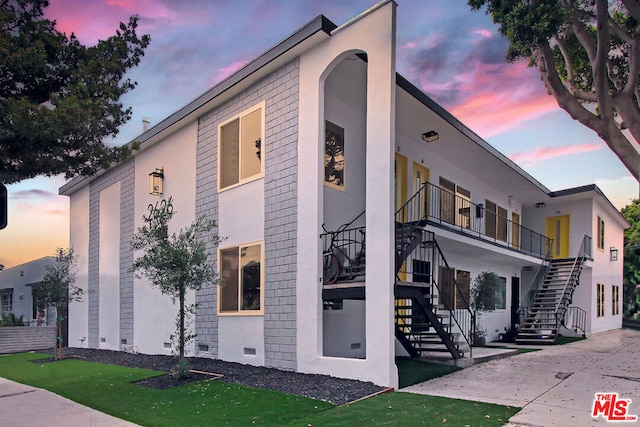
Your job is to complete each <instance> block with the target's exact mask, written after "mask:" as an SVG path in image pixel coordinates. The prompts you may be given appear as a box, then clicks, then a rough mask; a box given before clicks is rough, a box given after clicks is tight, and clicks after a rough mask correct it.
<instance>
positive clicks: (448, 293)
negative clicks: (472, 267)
mask: <svg viewBox="0 0 640 427" xmlns="http://www.w3.org/2000/svg"><path fill="white" fill-rule="evenodd" d="M438 274H439V283H438V285H439V291H440V296H439V300H438V301H439V302H440V304H442V305H443V306H444V308H445V309H446V310H453V309H464V308H469V299H470V286H471V273H469V272H468V271H462V270H456V269H455V268H447V267H440V268H439V270H438ZM456 284H457V285H458V288H457V289H456ZM452 302H453V304H452Z"/></svg>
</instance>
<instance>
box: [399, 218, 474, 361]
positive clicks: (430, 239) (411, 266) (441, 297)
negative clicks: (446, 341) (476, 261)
mask: <svg viewBox="0 0 640 427" xmlns="http://www.w3.org/2000/svg"><path fill="white" fill-rule="evenodd" d="M396 231H397V233H402V235H404V236H409V235H410V236H411V237H410V238H406V239H402V238H399V239H397V240H411V242H412V243H413V244H411V246H412V248H411V250H410V251H406V250H405V251H404V252H402V251H399V252H398V258H397V260H396V267H397V268H396V270H397V272H398V274H397V278H398V279H399V281H400V283H402V282H409V283H413V284H418V283H425V284H429V285H430V286H432V290H431V294H430V295H429V297H428V298H429V299H430V301H431V302H432V304H433V306H434V307H437V309H438V310H441V311H444V312H446V313H448V316H445V317H443V318H442V320H441V323H442V324H443V325H444V326H447V328H446V329H447V330H448V331H449V333H452V332H453V331H456V332H457V333H459V334H460V336H461V337H463V339H464V341H465V342H466V343H467V345H468V346H469V348H470V349H471V347H472V337H473V336H474V327H475V322H474V318H475V315H474V313H473V312H472V310H471V308H470V305H469V289H468V287H465V288H464V289H463V288H462V287H461V286H460V284H459V283H458V282H457V281H456V278H455V275H454V274H453V273H452V271H453V269H451V268H450V267H449V264H448V262H447V260H446V258H445V257H444V254H443V253H442V251H441V249H440V246H439V245H438V242H437V241H436V240H435V237H434V234H433V233H432V232H430V231H426V230H424V229H423V228H420V227H416V226H410V225H407V224H404V225H402V226H400V227H397V228H396ZM414 242H418V244H415V243H414ZM409 245H410V244H409V243H407V244H406V245H405V246H409ZM399 246H402V245H399ZM470 351H472V350H470Z"/></svg>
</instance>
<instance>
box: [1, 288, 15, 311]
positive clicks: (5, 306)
mask: <svg viewBox="0 0 640 427" xmlns="http://www.w3.org/2000/svg"><path fill="white" fill-rule="evenodd" d="M0 313H2V314H9V313H13V290H12V289H10V290H4V291H2V293H0Z"/></svg>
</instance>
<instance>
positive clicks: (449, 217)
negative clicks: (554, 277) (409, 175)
mask: <svg viewBox="0 0 640 427" xmlns="http://www.w3.org/2000/svg"><path fill="white" fill-rule="evenodd" d="M396 221H397V222H403V223H417V222H420V221H429V222H432V223H435V224H439V225H441V226H443V227H446V228H450V229H453V230H456V231H458V232H462V233H465V234H469V235H473V236H475V237H479V238H481V239H483V240H487V241H491V242H493V243H497V244H500V245H504V246H506V247H509V248H511V249H514V250H517V251H520V252H524V253H527V254H530V255H534V256H537V257H540V258H546V257H547V256H548V255H549V251H550V248H551V239H549V238H548V237H547V236H544V235H543V234H540V233H537V232H535V231H533V230H530V229H528V228H527V227H523V226H522V225H520V224H519V223H517V222H514V221H512V220H510V219H508V218H506V217H505V216H504V215H503V214H502V215H501V212H493V211H491V210H489V209H487V208H486V207H484V206H483V205H481V204H480V205H478V204H475V203H472V202H471V201H470V200H469V199H468V198H465V197H462V196H460V195H458V194H454V193H452V192H451V191H448V190H446V189H443V188H441V187H438V186H436V185H433V184H431V183H429V182H427V183H424V184H423V185H422V187H420V189H419V190H418V191H417V192H416V193H415V194H414V195H413V196H412V197H411V198H410V199H409V200H408V201H407V203H405V204H404V206H402V207H401V208H400V209H398V211H397V212H396Z"/></svg>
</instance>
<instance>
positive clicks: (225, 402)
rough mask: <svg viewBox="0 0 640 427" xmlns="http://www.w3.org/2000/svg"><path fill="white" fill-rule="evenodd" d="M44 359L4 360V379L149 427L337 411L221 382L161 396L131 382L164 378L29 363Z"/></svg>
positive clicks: (280, 420) (277, 419)
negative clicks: (40, 389) (33, 360)
mask: <svg viewBox="0 0 640 427" xmlns="http://www.w3.org/2000/svg"><path fill="white" fill-rule="evenodd" d="M42 357H43V356H42V355H37V354H29V353H22V354H16V355H8V356H3V357H1V358H0V376H2V377H4V378H7V379H10V380H12V381H17V382H20V383H23V384H29V385H32V386H34V387H39V388H44V389H46V390H49V391H52V392H54V393H56V394H59V395H61V396H64V397H66V398H68V399H71V400H73V401H75V402H78V403H81V404H83V405H86V406H89V407H91V408H94V409H97V410H99V411H101V412H104V413H107V414H110V415H113V416H116V417H118V418H122V419H125V420H128V421H131V422H134V423H136V424H140V425H145V426H178V425H184V426H211V425H233V426H237V425H254V424H255V425H286V424H289V423H291V422H294V421H295V420H299V419H301V418H303V417H306V416H308V415H310V414H314V413H318V412H321V411H325V410H327V409H331V408H333V407H334V405H332V404H330V403H327V402H322V401H318V400H314V399H308V398H305V397H300V396H293V395H288V394H284V393H279V392H275V391H270V390H263V389H258V388H251V387H244V386H239V385H234V384H228V383H224V382H221V381H219V380H216V381H204V382H202V381H201V382H197V383H190V384H185V385H182V386H179V387H174V388H171V389H168V390H155V389H151V388H147V387H142V386H139V385H135V384H131V381H137V380H140V379H143V378H148V377H151V376H156V375H160V374H163V373H162V372H158V371H150V370H144V369H133V368H126V367H122V366H115V365H108V364H102V363H95V362H87V361H80V360H63V361H59V362H52V363H43V364H41V365H38V364H33V363H31V362H29V360H32V359H38V358H42ZM44 357H46V356H44Z"/></svg>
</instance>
